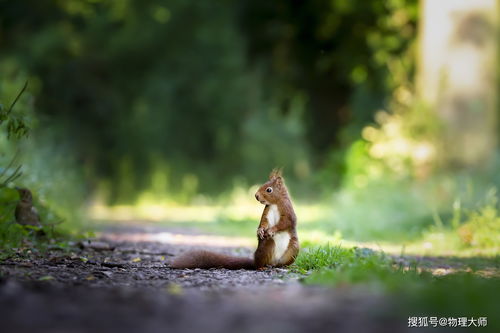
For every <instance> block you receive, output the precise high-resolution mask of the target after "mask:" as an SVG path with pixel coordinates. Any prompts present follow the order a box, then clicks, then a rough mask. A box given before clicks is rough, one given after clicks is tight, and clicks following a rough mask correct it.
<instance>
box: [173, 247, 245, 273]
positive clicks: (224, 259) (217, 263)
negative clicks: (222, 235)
mask: <svg viewBox="0 0 500 333" xmlns="http://www.w3.org/2000/svg"><path fill="white" fill-rule="evenodd" d="M170 267H171V268H204V269H207V268H227V269H253V268H254V264H253V260H252V259H250V258H238V257H232V256H228V255H225V254H219V253H214V252H209V251H201V250H200V251H189V252H187V253H184V254H183V255H180V256H179V257H177V258H175V259H174V261H173V262H172V264H171V265H170Z"/></svg>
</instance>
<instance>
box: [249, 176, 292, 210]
mask: <svg viewBox="0 0 500 333" xmlns="http://www.w3.org/2000/svg"><path fill="white" fill-rule="evenodd" d="M287 193H288V192H287V189H286V186H285V183H284V181H283V176H282V175H281V170H280V169H274V170H273V171H272V172H271V174H270V175H269V180H268V181H267V182H266V183H265V184H264V185H262V186H261V187H260V188H259V189H258V190H257V193H255V199H257V200H258V201H259V202H260V203H261V204H263V205H272V204H276V203H277V202H278V201H279V200H281V199H282V198H283V197H284V196H286V195H288V194H287Z"/></svg>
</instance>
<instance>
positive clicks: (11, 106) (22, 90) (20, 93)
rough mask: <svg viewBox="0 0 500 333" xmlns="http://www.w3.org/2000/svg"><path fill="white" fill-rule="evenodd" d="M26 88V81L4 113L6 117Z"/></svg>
mask: <svg viewBox="0 0 500 333" xmlns="http://www.w3.org/2000/svg"><path fill="white" fill-rule="evenodd" d="M26 88H28V81H26V83H24V86H23V89H21V91H20V92H19V94H17V97H16V99H15V100H14V102H12V104H11V105H10V108H9V109H8V110H7V112H6V113H5V114H6V115H7V116H8V115H9V114H10V113H11V111H12V109H13V108H14V105H16V103H17V101H18V100H19V98H20V97H21V95H22V94H23V93H24V91H25V90H26Z"/></svg>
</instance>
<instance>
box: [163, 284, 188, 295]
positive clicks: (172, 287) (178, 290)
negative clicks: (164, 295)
mask: <svg viewBox="0 0 500 333" xmlns="http://www.w3.org/2000/svg"><path fill="white" fill-rule="evenodd" d="M167 292H168V293H169V294H171V295H182V294H183V293H184V290H183V289H182V286H181V285H179V284H177V283H171V284H169V285H168V286H167Z"/></svg>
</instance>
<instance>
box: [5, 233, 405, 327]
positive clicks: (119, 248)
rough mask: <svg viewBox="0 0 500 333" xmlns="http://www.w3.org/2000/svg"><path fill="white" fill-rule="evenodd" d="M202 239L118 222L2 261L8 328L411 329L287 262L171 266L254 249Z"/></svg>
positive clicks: (364, 298) (358, 294)
mask: <svg viewBox="0 0 500 333" xmlns="http://www.w3.org/2000/svg"><path fill="white" fill-rule="evenodd" d="M148 235H149V236H148ZM158 235H163V236H162V237H158ZM201 236H202V235H198V234H196V233H195V232H193V231H191V230H170V229H162V230H158V229H143V228H125V229H113V230H108V231H107V232H105V233H103V235H102V237H101V238H100V239H99V240H98V241H94V242H92V243H90V244H89V243H83V244H78V245H79V249H77V250H74V251H69V252H68V251H61V250H58V249H52V250H50V251H49V252H48V253H46V254H44V255H43V256H41V255H33V256H31V257H30V258H22V259H21V258H11V259H8V260H6V261H4V262H2V263H1V264H0V313H1V318H2V320H1V331H2V332H4V333H7V332H13V333H14V332H15V333H22V332H30V333H33V332H69V333H71V332H197V331H199V332H203V333H209V332H289V333H293V332H320V331H321V332H404V331H407V330H408V329H407V327H406V326H407V323H406V320H407V318H406V317H404V316H401V315H397V314H395V311H394V310H395V306H394V304H392V302H391V301H390V300H388V299H386V298H384V297H382V296H380V295H373V294H367V293H365V292H363V291H362V290H353V289H350V288H340V289H339V288H337V289H327V288H319V287H307V286H304V285H302V284H301V283H300V281H299V279H300V276H298V275H296V274H293V273H290V272H289V271H288V270H286V269H269V270H265V271H245V270H238V271H229V270H225V269H211V270H200V269H195V270H173V269H170V268H168V263H169V262H170V260H171V259H172V257H173V256H175V255H176V254H179V253H181V252H183V251H186V250H189V249H192V248H205V249H206V248H210V249H211V250H214V251H220V252H225V253H232V254H235V255H251V248H234V247H231V246H229V245H228V244H230V243H231V242H230V241H228V242H225V241H224V239H223V238H216V241H215V242H213V244H212V243H211V241H210V240H211V238H210V237H209V236H203V237H201ZM190 239H194V241H193V243H194V244H190V242H189V240H190ZM200 239H202V240H204V242H205V243H204V242H203V241H200ZM214 244H217V245H218V246H215V245H214ZM221 245H222V246H221Z"/></svg>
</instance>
